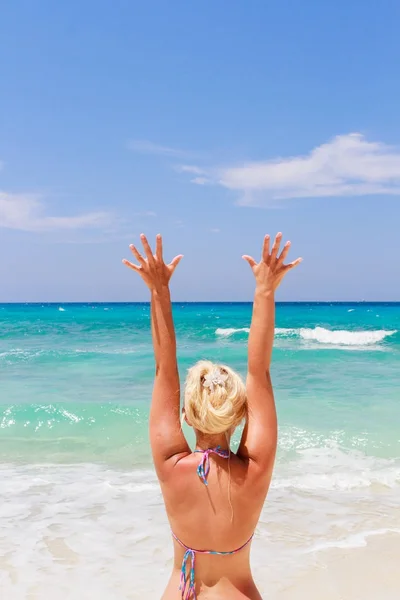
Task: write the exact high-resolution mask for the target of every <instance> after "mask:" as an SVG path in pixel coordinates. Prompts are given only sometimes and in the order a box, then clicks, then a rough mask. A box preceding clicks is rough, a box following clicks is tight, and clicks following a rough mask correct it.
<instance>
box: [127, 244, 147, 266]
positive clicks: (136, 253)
mask: <svg viewBox="0 0 400 600" xmlns="http://www.w3.org/2000/svg"><path fill="white" fill-rule="evenodd" d="M129 248H130V249H131V251H132V254H133V256H134V257H135V258H136V260H137V261H138V262H140V264H141V265H142V267H144V265H145V264H146V261H145V260H144V258H143V256H142V255H141V254H140V252H139V250H138V249H137V248H136V246H134V245H133V244H131V245H130V246H129Z"/></svg>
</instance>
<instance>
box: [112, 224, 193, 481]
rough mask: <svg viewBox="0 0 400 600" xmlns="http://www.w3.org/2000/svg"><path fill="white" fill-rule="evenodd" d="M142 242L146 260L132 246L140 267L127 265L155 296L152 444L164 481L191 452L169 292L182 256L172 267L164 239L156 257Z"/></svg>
mask: <svg viewBox="0 0 400 600" xmlns="http://www.w3.org/2000/svg"><path fill="white" fill-rule="evenodd" d="M141 241H142V244H143V248H144V251H145V254H146V258H144V257H143V256H142V255H141V254H140V252H139V251H138V250H137V249H136V248H135V246H133V245H131V246H130V249H131V250H132V253H133V254H134V256H135V257H136V259H137V261H138V262H139V266H138V265H134V264H133V263H131V262H129V261H128V260H125V259H124V260H123V262H124V264H125V265H127V266H128V267H130V268H131V269H133V270H134V271H136V272H137V273H139V275H140V276H141V277H142V279H143V281H144V282H145V283H146V285H147V287H148V288H149V289H150V293H151V331H152V338H153V347H154V357H155V363H156V375H155V380H154V388H153V397H152V401H151V410H150V443H151V448H152V452H153V459H154V464H155V467H156V469H157V472H158V474H159V476H161V477H163V476H164V475H165V471H164V467H165V466H166V465H167V464H173V463H174V461H175V462H176V460H177V459H178V458H179V457H180V456H181V455H182V454H186V453H188V452H190V448H189V446H188V444H187V442H186V439H185V436H184V435H183V432H182V428H181V421H180V384H179V373H178V365H177V359H176V338H175V329H174V322H173V318H172V305H171V295H170V290H169V280H170V279H171V276H172V274H173V272H174V271H175V269H176V267H177V266H178V264H179V262H180V260H181V258H182V255H179V256H176V257H175V258H174V259H173V260H172V262H171V263H170V264H165V263H164V260H163V251H162V239H161V236H160V235H158V236H157V241H156V253H155V254H154V255H153V253H152V251H151V248H150V246H149V243H148V241H147V239H146V237H145V236H144V235H141Z"/></svg>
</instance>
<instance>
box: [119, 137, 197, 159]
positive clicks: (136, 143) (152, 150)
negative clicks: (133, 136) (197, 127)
mask: <svg viewBox="0 0 400 600" xmlns="http://www.w3.org/2000/svg"><path fill="white" fill-rule="evenodd" d="M128 149H129V150H133V152H138V153H139V154H159V155H161V156H175V157H184V156H187V152H185V151H184V150H180V149H179V148H171V147H170V146H162V145H161V144H154V143H153V142H150V141H148V140H130V141H129V142H128Z"/></svg>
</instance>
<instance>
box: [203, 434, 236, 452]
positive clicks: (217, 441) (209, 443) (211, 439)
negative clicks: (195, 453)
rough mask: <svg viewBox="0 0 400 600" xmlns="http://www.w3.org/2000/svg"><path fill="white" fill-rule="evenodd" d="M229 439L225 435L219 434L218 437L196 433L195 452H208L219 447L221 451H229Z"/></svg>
mask: <svg viewBox="0 0 400 600" xmlns="http://www.w3.org/2000/svg"><path fill="white" fill-rule="evenodd" d="M229 441H230V437H229V435H228V434H226V433H220V434H218V435H208V434H205V433H201V432H200V431H196V449H197V450H208V449H209V448H216V447H217V446H219V447H220V448H221V449H222V450H230V448H229Z"/></svg>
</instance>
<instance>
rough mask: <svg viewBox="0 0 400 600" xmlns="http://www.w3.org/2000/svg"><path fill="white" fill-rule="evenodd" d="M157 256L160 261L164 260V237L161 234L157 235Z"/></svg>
mask: <svg viewBox="0 0 400 600" xmlns="http://www.w3.org/2000/svg"><path fill="white" fill-rule="evenodd" d="M156 257H157V260H158V261H159V262H162V261H163V246H162V237H161V235H160V234H158V235H157V237H156Z"/></svg>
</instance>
